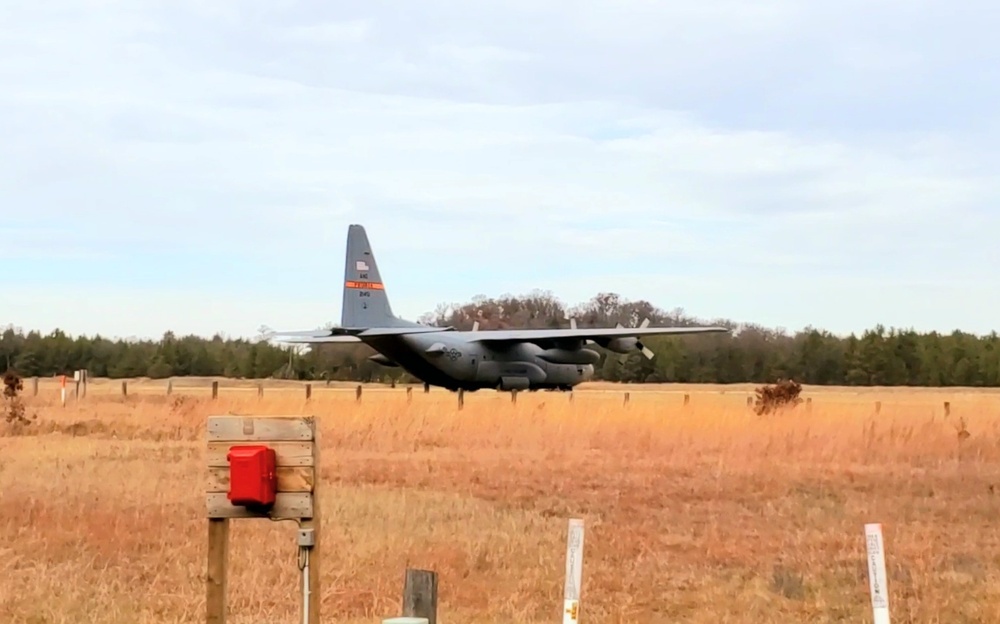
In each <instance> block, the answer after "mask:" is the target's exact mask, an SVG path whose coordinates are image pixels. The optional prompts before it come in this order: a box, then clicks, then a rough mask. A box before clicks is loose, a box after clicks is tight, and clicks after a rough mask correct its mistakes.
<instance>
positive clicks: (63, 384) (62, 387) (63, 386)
mask: <svg viewBox="0 0 1000 624" xmlns="http://www.w3.org/2000/svg"><path fill="white" fill-rule="evenodd" d="M59 386H60V392H59V394H60V396H61V398H62V406H63V407H66V375H63V376H62V377H61V378H60V381H59Z"/></svg>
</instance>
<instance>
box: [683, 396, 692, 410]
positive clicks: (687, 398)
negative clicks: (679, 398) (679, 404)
mask: <svg viewBox="0 0 1000 624" xmlns="http://www.w3.org/2000/svg"><path fill="white" fill-rule="evenodd" d="M690 403H691V395H690V394H688V393H686V392H685V393H684V407H687V406H688V405H689V404H690Z"/></svg>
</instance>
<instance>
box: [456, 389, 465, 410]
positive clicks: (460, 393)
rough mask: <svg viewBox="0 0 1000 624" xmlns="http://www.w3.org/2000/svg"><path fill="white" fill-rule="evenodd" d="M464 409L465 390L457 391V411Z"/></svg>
mask: <svg viewBox="0 0 1000 624" xmlns="http://www.w3.org/2000/svg"><path fill="white" fill-rule="evenodd" d="M463 407H465V390H463V389H461V388H459V389H458V409H462V408H463Z"/></svg>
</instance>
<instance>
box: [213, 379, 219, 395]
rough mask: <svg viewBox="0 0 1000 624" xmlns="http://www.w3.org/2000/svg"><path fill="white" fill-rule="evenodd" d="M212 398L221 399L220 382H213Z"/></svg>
mask: <svg viewBox="0 0 1000 624" xmlns="http://www.w3.org/2000/svg"><path fill="white" fill-rule="evenodd" d="M212 398H213V399H217V398H219V382H218V381H213V382H212Z"/></svg>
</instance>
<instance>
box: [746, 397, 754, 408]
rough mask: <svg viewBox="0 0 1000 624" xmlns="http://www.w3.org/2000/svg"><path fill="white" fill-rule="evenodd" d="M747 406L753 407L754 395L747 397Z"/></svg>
mask: <svg viewBox="0 0 1000 624" xmlns="http://www.w3.org/2000/svg"><path fill="white" fill-rule="evenodd" d="M747 407H753V397H751V396H748V397H747Z"/></svg>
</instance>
